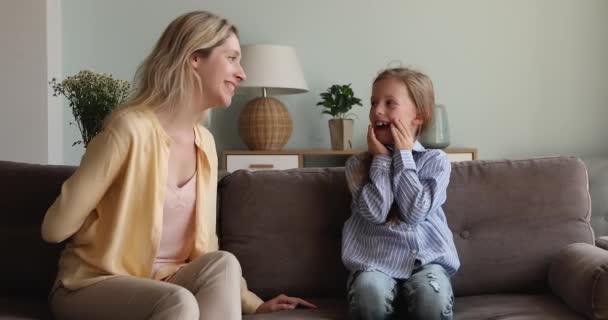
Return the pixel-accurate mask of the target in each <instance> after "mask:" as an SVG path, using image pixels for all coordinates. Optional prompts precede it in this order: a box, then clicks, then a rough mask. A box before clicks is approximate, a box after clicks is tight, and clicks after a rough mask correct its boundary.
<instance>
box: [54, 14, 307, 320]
mask: <svg viewBox="0 0 608 320" xmlns="http://www.w3.org/2000/svg"><path fill="white" fill-rule="evenodd" d="M240 54H241V49H240V44H239V40H238V37H237V30H236V28H235V27H234V26H233V25H232V24H230V23H228V22H227V21H226V19H222V18H221V17H218V16H216V15H213V14H211V13H208V12H204V11H197V12H191V13H187V14H184V15H182V16H180V17H178V18H177V19H175V20H174V21H173V22H171V24H170V25H169V26H168V27H167V29H166V30H165V31H164V32H163V34H162V36H161V37H160V39H159V40H158V42H157V44H156V46H155V47H154V49H153V51H152V52H151V53H150V55H149V56H148V57H147V58H146V59H145V60H144V62H143V63H142V65H141V66H140V67H139V69H138V71H137V74H136V79H135V82H136V83H135V84H136V85H135V93H134V95H133V97H132V98H131V100H130V102H129V103H128V104H127V105H126V106H124V107H123V108H121V109H120V110H118V111H116V112H114V113H113V114H112V115H111V117H110V119H109V121H108V122H107V123H106V125H105V128H104V130H103V131H102V132H100V133H99V134H98V135H97V136H96V137H95V138H94V139H93V140H92V141H91V143H90V144H89V146H88V148H87V150H86V153H85V155H84V156H83V158H82V161H81V163H80V166H79V168H78V169H77V170H76V172H75V173H74V175H73V176H71V177H70V178H69V179H68V180H67V181H66V182H65V183H64V184H63V187H62V189H61V194H60V195H59V197H58V198H57V200H55V202H54V203H53V205H52V206H51V207H50V208H49V209H48V211H47V213H46V215H45V217H44V221H43V223H42V236H43V238H44V239H45V240H46V241H49V242H62V241H64V240H66V239H69V242H68V243H67V245H66V248H65V250H64V251H63V253H62V256H61V258H60V261H59V274H58V276H57V281H56V283H55V286H54V287H53V290H52V291H51V293H50V296H49V301H50V305H51V310H52V313H53V315H54V317H55V318H56V319H59V320H62V319H133V320H137V319H172V320H181V319H188V320H196V319H241V311H242V312H245V313H253V312H258V313H262V312H270V311H275V310H283V309H293V308H295V306H296V305H298V304H302V305H305V306H309V307H314V306H313V305H311V304H309V303H307V302H306V301H303V300H301V299H298V298H292V297H287V296H284V295H280V296H278V297H276V298H274V299H272V300H270V301H267V302H263V301H262V300H260V298H258V297H257V296H256V295H255V294H253V293H252V292H250V291H249V290H247V286H246V283H245V282H244V280H242V278H241V268H240V265H239V263H238V261H237V260H236V258H235V257H234V256H233V255H232V254H230V253H227V252H222V251H218V239H217V235H216V230H215V228H216V217H215V215H216V203H215V202H216V192H217V189H216V188H217V154H216V151H215V143H214V141H213V136H212V135H211V133H210V132H209V131H207V130H206V129H205V128H204V127H203V126H201V125H200V124H199V123H200V120H201V118H202V117H203V115H204V113H205V112H206V111H207V110H208V109H209V108H213V107H227V106H228V105H230V103H231V101H232V96H233V95H234V89H235V87H236V86H237V85H238V84H239V83H240V82H241V81H242V80H243V79H245V72H244V71H243V69H242V68H241V65H240Z"/></svg>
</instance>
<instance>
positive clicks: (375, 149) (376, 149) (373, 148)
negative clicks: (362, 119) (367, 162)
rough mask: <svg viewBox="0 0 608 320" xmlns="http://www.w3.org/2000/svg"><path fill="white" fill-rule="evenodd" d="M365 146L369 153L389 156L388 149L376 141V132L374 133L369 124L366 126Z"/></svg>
mask: <svg viewBox="0 0 608 320" xmlns="http://www.w3.org/2000/svg"><path fill="white" fill-rule="evenodd" d="M367 148H368V150H369V153H371V154H373V155H379V154H382V155H385V156H390V154H391V153H390V152H389V151H388V149H387V148H386V147H385V146H384V145H383V144H382V143H380V141H378V138H376V134H375V133H374V128H373V127H372V126H371V125H370V126H369V127H368V128H367Z"/></svg>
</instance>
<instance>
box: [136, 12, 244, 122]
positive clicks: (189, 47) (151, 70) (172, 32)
mask: <svg viewBox="0 0 608 320" xmlns="http://www.w3.org/2000/svg"><path fill="white" fill-rule="evenodd" d="M232 34H234V35H236V36H238V31H237V28H236V27H235V26H234V25H232V24H231V23H229V22H228V21H227V20H226V19H223V18H221V17H219V16H217V15H214V14H212V13H209V12H206V11H194V12H189V13H186V14H183V15H181V16H179V17H177V18H176V19H175V20H173V21H172V22H171V23H170V24H169V26H167V28H166V29H165V31H164V32H163V34H162V35H161V37H160V39H158V42H157V43H156V45H155V46H154V49H153V50H152V52H151V53H150V54H149V55H148V57H146V59H145V60H144V61H143V62H142V63H141V65H140V66H139V68H138V69H137V72H136V73H135V79H134V92H133V94H132V96H131V98H130V99H129V101H128V102H127V103H126V105H125V106H124V108H128V107H131V106H137V105H146V106H149V107H152V108H163V109H165V108H168V109H169V110H174V109H173V108H180V107H184V106H190V105H191V99H192V93H193V92H194V90H199V91H201V93H202V81H201V78H200V77H199V76H198V74H197V73H196V72H194V70H193V68H192V66H191V64H190V57H191V55H192V54H193V53H195V52H198V53H200V54H201V55H202V56H203V57H205V58H206V57H208V56H209V55H210V54H211V51H212V50H213V49H214V48H216V47H217V46H220V45H222V44H223V43H224V41H225V40H226V39H227V38H228V37H229V36H231V35H232Z"/></svg>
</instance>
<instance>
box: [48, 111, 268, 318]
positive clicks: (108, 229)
mask: <svg viewBox="0 0 608 320" xmlns="http://www.w3.org/2000/svg"><path fill="white" fill-rule="evenodd" d="M119 112H120V113H118V114H117V115H116V116H115V117H113V118H112V121H110V122H109V123H108V124H107V126H106V127H105V128H104V130H103V131H102V132H100V133H99V134H98V135H97V136H96V137H95V138H94V139H93V140H91V142H90V143H89V145H88V147H87V150H86V153H85V155H84V156H83V158H82V161H81V163H80V166H79V167H78V168H77V169H76V171H75V173H74V174H73V175H72V176H71V177H70V178H69V179H68V180H66V181H65V183H64V184H63V186H62V188H61V194H60V195H59V197H58V198H57V199H56V200H55V202H54V203H53V205H52V206H51V207H50V208H49V209H48V211H47V212H46V215H45V217H44V221H43V223H42V237H43V238H44V240H46V241H48V242H61V241H64V240H66V239H68V238H69V237H72V239H71V241H70V242H69V243H68V244H67V246H66V248H65V250H64V251H63V253H62V255H61V258H60V260H59V273H58V276H57V280H58V281H60V282H61V283H62V285H63V286H65V287H66V288H68V289H72V290H73V289H78V288H82V287H85V286H88V285H91V284H93V283H96V282H98V281H101V280H104V279H107V278H109V277H113V276H117V275H130V276H135V277H141V278H148V279H149V278H150V277H151V273H152V265H153V263H154V259H155V258H156V254H157V251H158V247H159V243H160V236H161V229H162V221H163V219H162V216H163V203H164V199H165V189H166V188H165V186H166V185H167V183H166V181H167V171H168V168H167V166H168V162H169V149H170V145H171V141H172V140H171V138H170V137H169V136H168V135H167V133H166V132H165V130H164V129H163V128H162V127H161V125H160V122H159V121H158V118H157V117H156V115H155V114H154V112H153V111H152V110H151V109H150V108H148V107H144V106H138V107H132V108H129V109H125V110H122V111H119ZM194 132H195V144H196V146H197V148H198V152H197V155H198V157H197V177H196V178H197V197H196V199H197V200H196V208H195V220H196V226H195V230H196V238H195V243H194V248H193V249H192V252H191V253H190V260H193V259H195V258H197V257H199V256H201V255H202V254H204V253H207V252H212V251H216V250H218V238H217V234H216V198H217V153H216V151H215V142H214V140H213V136H212V135H211V133H210V132H209V131H208V130H207V129H205V128H204V127H202V126H200V125H197V126H195V128H194ZM172 271H174V270H172ZM241 302H242V309H243V312H244V313H253V312H255V310H256V309H257V308H258V306H259V305H260V304H262V300H261V299H260V298H259V297H257V296H256V295H255V294H254V293H252V292H251V291H249V290H248V289H247V284H246V282H245V280H244V279H243V280H242V285H241Z"/></svg>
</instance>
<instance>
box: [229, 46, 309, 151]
mask: <svg viewBox="0 0 608 320" xmlns="http://www.w3.org/2000/svg"><path fill="white" fill-rule="evenodd" d="M241 54H242V59H241V65H242V66H243V69H244V70H245V74H246V75H247V79H246V80H245V81H243V82H241V84H240V85H239V87H238V90H239V92H240V93H251V92H252V91H255V92H257V94H258V95H261V97H257V98H254V99H253V100H251V101H249V102H248V103H247V104H246V105H245V107H244V109H243V110H242V111H241V113H240V115H239V135H240V136H241V139H242V140H243V142H244V143H245V144H246V145H247V147H248V148H249V149H251V150H281V149H282V148H283V146H285V144H287V142H288V141H289V137H290V136H291V132H292V129H293V122H292V120H291V116H290V115H289V111H287V108H285V106H284V105H283V103H281V101H279V100H277V99H275V98H272V97H270V96H271V95H283V94H295V93H303V92H308V85H307V84H306V80H304V75H303V73H302V68H301V67H300V63H299V62H298V57H297V56H296V52H295V50H294V49H293V48H291V47H288V46H280V45H244V46H242V47H241Z"/></svg>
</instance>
